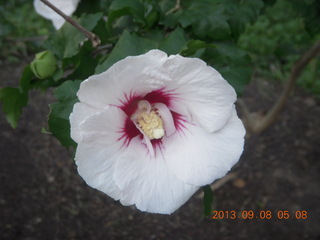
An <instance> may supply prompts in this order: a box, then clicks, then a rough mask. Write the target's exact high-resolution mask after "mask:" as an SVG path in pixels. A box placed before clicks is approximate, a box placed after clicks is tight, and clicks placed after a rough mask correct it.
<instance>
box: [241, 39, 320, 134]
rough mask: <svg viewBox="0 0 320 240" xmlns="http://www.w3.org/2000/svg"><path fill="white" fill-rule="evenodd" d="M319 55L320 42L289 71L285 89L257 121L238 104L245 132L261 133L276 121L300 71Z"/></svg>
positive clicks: (243, 106) (243, 105) (242, 104)
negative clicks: (241, 111) (242, 115)
mask: <svg viewBox="0 0 320 240" xmlns="http://www.w3.org/2000/svg"><path fill="white" fill-rule="evenodd" d="M319 53H320V40H319V41H318V42H316V43H315V44H314V45H313V46H312V47H311V48H310V49H309V50H308V51H307V52H305V53H304V54H303V55H302V56H301V57H300V59H299V60H298V61H297V62H296V63H295V64H294V66H293V67H292V69H291V73H290V76H289V78H288V80H287V82H286V85H285V88H284V89H283V91H282V94H281V95H280V97H279V98H278V100H277V101H276V102H275V104H274V105H273V107H272V108H271V110H270V111H269V112H268V113H267V114H266V115H265V116H263V117H260V118H259V119H258V118H256V119H253V117H252V116H255V115H254V114H253V113H250V112H249V111H248V110H247V109H246V107H245V104H244V103H243V102H240V104H241V105H240V106H241V107H242V109H243V110H244V121H245V122H246V124H247V128H248V129H247V130H250V131H252V132H253V133H261V132H263V131H264V130H265V129H267V128H268V127H269V126H270V125H271V124H273V123H274V121H275V120H276V119H277V117H278V115H279V114H280V112H281V111H282V110H283V108H284V106H285V104H286V102H287V100H288V98H289V96H290V93H291V90H292V89H293V87H294V84H295V82H296V80H297V79H298V78H299V76H300V74H301V72H302V70H303V69H304V68H305V67H306V65H307V64H308V63H309V62H310V61H311V60H312V59H313V58H314V57H316V56H317V55H318V54H319Z"/></svg>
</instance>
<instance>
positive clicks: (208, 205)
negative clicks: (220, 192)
mask: <svg viewBox="0 0 320 240" xmlns="http://www.w3.org/2000/svg"><path fill="white" fill-rule="evenodd" d="M202 190H203V193H204V196H203V214H204V216H206V217H208V216H209V215H210V214H211V213H212V201H213V193H212V189H211V187H210V185H206V186H204V187H203V188H202Z"/></svg>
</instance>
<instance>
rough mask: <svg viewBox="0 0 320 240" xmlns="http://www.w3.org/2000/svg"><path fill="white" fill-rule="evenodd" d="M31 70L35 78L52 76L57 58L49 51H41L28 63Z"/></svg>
mask: <svg viewBox="0 0 320 240" xmlns="http://www.w3.org/2000/svg"><path fill="white" fill-rule="evenodd" d="M30 67H31V70H32V72H33V73H34V74H35V75H36V77H37V78H40V79H43V78H47V77H50V76H52V74H53V73H54V72H55V71H56V69H57V59H56V58H55V56H54V55H53V53H52V52H51V51H43V52H40V53H37V54H36V57H35V59H34V60H33V61H32V62H31V64H30Z"/></svg>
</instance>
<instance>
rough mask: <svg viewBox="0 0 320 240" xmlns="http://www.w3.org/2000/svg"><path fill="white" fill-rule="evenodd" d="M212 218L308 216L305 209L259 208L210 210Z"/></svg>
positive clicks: (287, 217)
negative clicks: (274, 209) (258, 209)
mask: <svg viewBox="0 0 320 240" xmlns="http://www.w3.org/2000/svg"><path fill="white" fill-rule="evenodd" d="M211 218H212V219H217V220H218V219H220V220H221V219H232V220H233V219H266V220H268V219H280V220H286V219H303V220H305V219H307V218H308V211H306V210H298V211H289V210H277V211H273V212H272V211H271V210H260V211H253V210H242V211H235V210H230V211H229V210H226V211H222V210H215V211H212V217H211Z"/></svg>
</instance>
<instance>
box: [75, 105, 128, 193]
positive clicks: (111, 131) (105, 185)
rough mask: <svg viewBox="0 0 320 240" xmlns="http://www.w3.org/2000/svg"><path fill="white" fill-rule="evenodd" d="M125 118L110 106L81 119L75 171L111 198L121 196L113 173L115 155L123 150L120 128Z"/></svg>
mask: <svg viewBox="0 0 320 240" xmlns="http://www.w3.org/2000/svg"><path fill="white" fill-rule="evenodd" d="M124 118H125V114H124V113H123V112H122V111H121V110H120V109H118V108H115V107H109V108H107V109H105V110H104V111H103V112H100V113H96V114H94V115H92V116H90V117H89V118H87V119H86V120H85V121H83V122H82V124H80V128H81V134H82V135H81V141H80V142H79V144H78V148H77V152H76V157H75V160H76V164H77V165H78V172H79V174H80V175H81V176H82V178H83V179H84V180H85V181H86V183H87V184H88V185H90V186H91V187H93V188H96V189H98V190H100V191H102V192H104V193H106V194H108V195H109V196H111V197H112V198H114V199H119V198H120V190H119V188H118V187H117V186H116V185H115V182H114V180H113V178H112V175H113V171H114V164H115V162H116V160H117V156H118V154H121V152H122V151H123V148H122V147H123V142H122V141H121V140H120V138H121V131H119V130H120V129H121V123H123V121H124Z"/></svg>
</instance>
